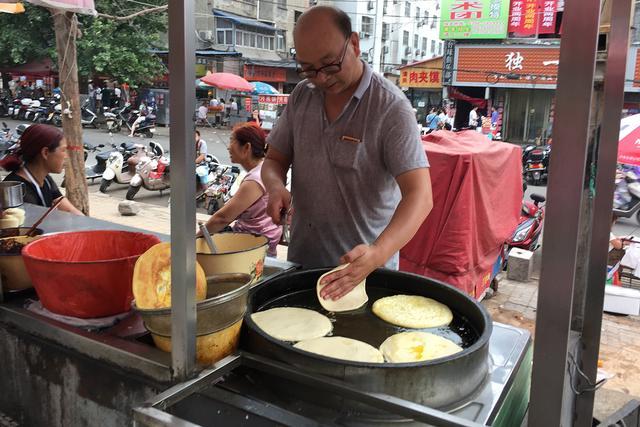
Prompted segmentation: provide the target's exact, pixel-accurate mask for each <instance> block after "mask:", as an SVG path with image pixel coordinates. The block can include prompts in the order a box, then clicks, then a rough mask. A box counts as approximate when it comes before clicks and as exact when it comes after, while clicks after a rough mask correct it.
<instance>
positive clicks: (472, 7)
mask: <svg viewBox="0 0 640 427" xmlns="http://www.w3.org/2000/svg"><path fill="white" fill-rule="evenodd" d="M535 1H536V0H534V2H535ZM441 5H442V12H441V14H440V38H441V39H442V40H450V39H504V38H506V37H507V26H508V25H509V0H441Z"/></svg>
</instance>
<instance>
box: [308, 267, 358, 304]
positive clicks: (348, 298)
mask: <svg viewBox="0 0 640 427" xmlns="http://www.w3.org/2000/svg"><path fill="white" fill-rule="evenodd" d="M348 266H349V264H342V265H341V266H339V267H336V268H334V269H333V270H331V271H328V272H326V273H324V274H323V275H322V276H320V278H319V279H318V282H317V284H316V294H317V295H318V301H320V305H321V306H322V308H324V309H325V310H327V311H333V312H336V313H338V312H341V311H351V310H356V309H358V308H360V307H362V306H363V305H365V304H366V303H367V301H369V297H368V296H367V290H366V287H365V286H366V282H367V279H363V280H362V282H360V283H358V285H357V286H356V287H355V288H353V289H352V290H351V291H349V293H348V294H346V295H343V296H342V297H341V298H340V299H337V300H335V301H334V300H331V299H324V298H322V297H321V296H320V291H321V290H322V288H323V287H324V286H326V285H321V284H320V282H321V281H322V279H323V278H324V277H325V276H327V275H329V274H331V273H335V272H336V271H339V270H342V269H344V268H347V267H348Z"/></svg>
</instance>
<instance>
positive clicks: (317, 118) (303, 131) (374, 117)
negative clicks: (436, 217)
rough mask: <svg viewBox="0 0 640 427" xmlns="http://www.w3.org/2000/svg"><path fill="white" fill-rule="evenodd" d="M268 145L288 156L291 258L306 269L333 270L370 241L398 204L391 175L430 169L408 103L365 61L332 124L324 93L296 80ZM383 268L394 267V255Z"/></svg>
mask: <svg viewBox="0 0 640 427" xmlns="http://www.w3.org/2000/svg"><path fill="white" fill-rule="evenodd" d="M354 140H355V141H354ZM358 141H359V142H358ZM267 142H268V144H269V145H270V146H271V147H274V148H276V149H277V150H278V151H280V152H282V153H283V154H284V155H286V156H287V157H289V158H290V159H292V185H291V188H292V196H293V207H294V210H295V213H294V215H293V221H292V225H291V243H290V244H289V250H288V258H289V260H290V261H293V262H297V263H300V264H302V265H303V267H304V268H314V267H332V266H336V265H337V264H338V260H339V259H340V257H341V256H343V255H344V254H346V253H347V252H349V251H350V250H351V249H353V248H354V247H355V246H357V245H359V244H362V243H365V244H371V243H373V242H374V241H375V240H376V239H377V238H378V236H379V235H380V234H381V233H382V232H383V231H384V229H385V228H386V227H387V225H388V224H389V222H390V221H391V217H392V216H393V213H394V212H395V209H396V207H397V206H398V203H399V202H400V198H401V195H400V189H399V187H398V185H397V183H396V181H395V177H396V176H398V175H401V174H402V173H404V172H407V171H410V170H413V169H417V168H424V167H428V166H429V163H428V161H427V158H426V155H425V152H424V149H423V148H422V144H421V141H420V133H419V130H418V125H417V122H416V118H415V115H414V113H413V109H412V108H411V105H410V104H409V101H408V100H407V98H406V97H405V96H404V94H403V93H402V92H401V91H400V89H398V88H397V87H396V86H394V85H393V84H392V83H391V82H390V81H388V80H387V79H385V78H384V77H382V76H380V75H378V74H375V73H373V72H372V70H371V68H370V67H369V66H368V65H367V64H364V74H363V76H362V80H361V81H360V84H359V86H358V88H357V90H356V91H355V93H354V94H353V97H352V98H351V100H350V101H349V102H348V103H347V105H346V106H345V108H344V110H343V111H342V113H341V114H340V116H339V117H338V118H337V119H336V120H335V121H334V122H333V123H329V121H328V120H327V117H326V114H325V110H324V96H323V93H322V92H321V91H320V90H317V89H312V88H310V87H309V86H308V82H307V81H306V80H305V81H302V82H300V83H299V84H298V85H297V86H296V88H295V89H294V91H293V93H292V94H291V95H290V96H289V102H288V104H287V107H286V108H285V110H284V112H283V113H282V116H281V117H280V118H279V119H278V121H277V123H276V125H275V127H274V129H273V130H272V131H271V133H270V134H269V137H268V140H267ZM386 266H387V267H389V268H396V269H397V268H398V254H397V253H396V254H395V255H394V256H393V257H391V258H390V259H389V261H388V262H387V264H386Z"/></svg>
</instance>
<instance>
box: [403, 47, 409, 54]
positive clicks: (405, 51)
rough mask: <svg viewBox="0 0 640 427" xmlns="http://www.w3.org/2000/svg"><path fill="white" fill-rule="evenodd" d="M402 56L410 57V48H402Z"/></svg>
mask: <svg viewBox="0 0 640 427" xmlns="http://www.w3.org/2000/svg"><path fill="white" fill-rule="evenodd" d="M404 54H405V55H411V48H410V47H409V46H407V47H405V48H404Z"/></svg>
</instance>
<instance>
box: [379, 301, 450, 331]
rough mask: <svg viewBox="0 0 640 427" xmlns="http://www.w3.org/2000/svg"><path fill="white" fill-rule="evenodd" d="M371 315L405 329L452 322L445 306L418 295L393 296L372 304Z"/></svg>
mask: <svg viewBox="0 0 640 427" xmlns="http://www.w3.org/2000/svg"><path fill="white" fill-rule="evenodd" d="M372 311H373V313H374V314H375V315H376V316H378V317H379V318H381V319H382V320H384V321H385V322H389V323H391V324H392V325H396V326H402V327H405V328H416V329H417V328H436V327H438V326H445V325H448V324H449V323H451V321H452V320H453V313H452V312H451V310H450V309H449V307H447V306H446V305H444V304H442V303H440V302H438V301H436V300H434V299H431V298H425V297H421V296H418V295H393V296H390V297H385V298H380V299H379V300H377V301H376V302H374V303H373V307H372Z"/></svg>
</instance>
